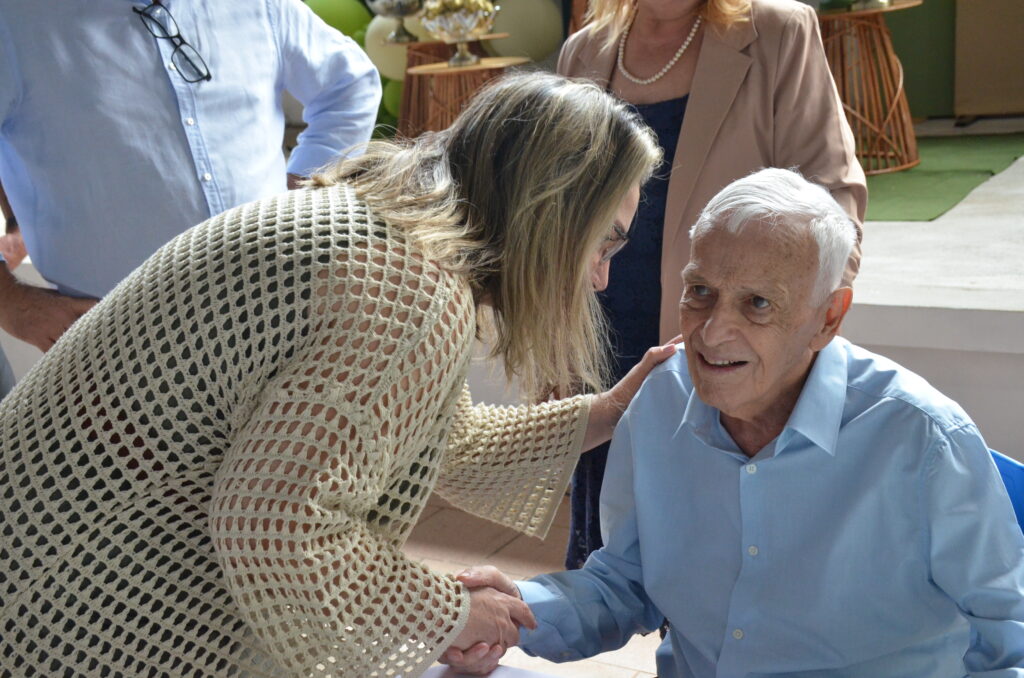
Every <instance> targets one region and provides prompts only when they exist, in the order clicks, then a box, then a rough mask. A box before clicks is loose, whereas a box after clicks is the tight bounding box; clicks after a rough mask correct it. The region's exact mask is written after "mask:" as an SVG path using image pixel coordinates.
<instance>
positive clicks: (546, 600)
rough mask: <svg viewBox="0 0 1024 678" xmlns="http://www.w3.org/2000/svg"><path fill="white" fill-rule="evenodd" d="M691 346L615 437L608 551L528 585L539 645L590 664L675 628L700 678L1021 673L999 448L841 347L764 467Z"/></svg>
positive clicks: (1023, 632) (885, 366)
mask: <svg viewBox="0 0 1024 678" xmlns="http://www.w3.org/2000/svg"><path fill="white" fill-rule="evenodd" d="M718 415H719V413H718V411H717V410H715V409H713V408H711V407H709V406H708V405H706V404H704V403H703V402H701V400H700V399H699V398H698V397H697V396H696V394H695V393H694V391H693V386H692V383H691V381H690V378H689V375H688V374H687V369H686V361H685V357H684V355H683V352H682V351H680V352H679V354H678V355H676V356H674V357H673V358H671V359H670V360H669V361H667V362H666V363H665V364H663V365H662V366H660V367H659V368H658V369H657V370H656V371H655V372H653V373H652V375H651V376H650V377H649V378H648V379H647V381H646V382H645V383H644V385H643V387H642V389H641V390H640V392H639V393H638V394H637V396H636V398H635V399H634V400H633V403H632V404H631V405H630V407H629V409H628V410H627V411H626V413H625V415H624V416H623V418H622V421H621V423H620V424H619V427H618V428H617V429H616V431H615V437H614V439H613V442H612V449H611V454H610V457H609V461H608V470H607V472H606V475H605V483H604V488H603V492H602V514H601V519H602V526H603V530H604V538H605V544H606V545H605V548H603V549H602V550H600V551H598V552H596V553H594V554H593V555H592V556H591V558H590V559H589V560H588V561H587V564H586V566H585V567H584V568H583V569H582V570H577V571H574V572H564V573H559V574H554V575H545V576H541V577H537V578H535V579H533V580H531V581H529V582H521V583H520V590H521V591H522V594H523V597H524V599H525V600H526V601H527V602H528V603H529V604H530V606H531V608H532V609H533V611H534V614H535V615H536V616H537V619H538V621H539V623H540V626H539V628H538V629H537V630H536V631H534V632H530V633H527V634H526V635H524V636H523V645H524V648H525V649H526V650H527V651H528V652H530V653H533V654H537V655H540V656H543V657H546V658H548V659H551V660H554V661H566V660H571V659H578V658H582V657H587V656H592V655H594V654H597V653H599V652H603V651H606V650H610V649H614V648H617V647H619V646H621V645H622V644H623V643H624V642H625V641H626V640H627V639H628V638H629V637H630V635H632V634H634V633H637V632H643V631H648V630H652V629H654V628H656V627H657V626H658V625H659V623H660V622H661V619H662V616H663V615H664V616H665V617H667V618H668V619H669V621H670V622H671V625H672V628H671V642H672V649H673V658H674V663H675V671H676V674H677V675H678V676H680V677H686V678H691V677H692V678H711V677H712V676H715V677H718V678H741V677H747V678H755V677H767V676H776V677H777V676H790V677H793V678H796V677H799V678H811V677H814V678H961V677H962V676H965V675H968V674H969V675H971V676H985V677H986V678H1009V677H1010V676H1017V677H1020V676H1024V623H1022V620H1024V537H1022V535H1021V530H1020V528H1019V527H1018V525H1017V522H1016V520H1015V518H1014V514H1013V509H1012V508H1011V506H1010V501H1009V499H1008V497H1007V495H1006V491H1005V488H1004V487H1003V483H1002V482H1001V481H1000V478H999V474H998V472H997V471H996V468H995V466H994V464H993V462H992V459H991V457H990V455H989V453H988V450H987V448H986V446H985V443H984V441H983V440H982V438H981V435H980V434H979V433H978V430H977V428H976V427H975V426H974V424H973V423H972V422H971V420H970V419H969V418H968V417H967V415H966V414H965V413H964V412H963V411H962V410H961V409H960V408H959V407H958V406H957V405H956V404H955V403H953V402H952V401H950V400H949V399H948V398H946V397H944V396H943V395H941V394H940V393H938V392H937V391H936V390H935V389H934V388H932V387H931V386H929V385H928V384H927V383H926V382H925V381H924V380H922V379H921V378H920V377H918V376H916V375H914V374H912V373H911V372H909V371H907V370H905V369H903V368H901V367H900V366H898V365H896V364H894V363H892V362H891V361H888V360H886V359H885V358H882V357H879V356H876V355H873V354H871V353H868V352H867V351H865V350H863V349H860V348H858V347H856V346H853V345H851V344H849V343H848V342H846V341H845V340H843V339H840V338H837V339H835V340H833V341H832V342H831V343H830V344H829V345H828V346H827V347H826V348H825V349H824V350H823V351H821V352H820V353H819V354H818V357H817V359H816V361H815V364H814V366H813V367H812V370H811V373H810V375H809V377H808V379H807V382H806V384H805V386H804V389H803V391H802V393H801V395H800V398H799V401H798V402H797V405H796V407H795V409H794V411H793V413H792V415H791V416H790V419H789V421H788V422H787V424H786V427H785V429H784V430H783V432H782V433H781V434H780V435H779V437H778V438H777V439H776V440H775V441H774V443H773V444H771V445H769V446H768V447H767V448H766V449H764V450H762V451H761V452H760V453H758V454H757V455H756V456H755V457H754V458H752V459H748V458H747V457H746V456H745V455H744V454H742V453H741V452H740V450H739V448H738V447H737V446H736V445H735V444H734V443H733V442H732V440H731V439H730V437H729V436H728V434H727V433H726V432H725V430H724V429H723V428H722V426H721V424H720V421H719V416H718Z"/></svg>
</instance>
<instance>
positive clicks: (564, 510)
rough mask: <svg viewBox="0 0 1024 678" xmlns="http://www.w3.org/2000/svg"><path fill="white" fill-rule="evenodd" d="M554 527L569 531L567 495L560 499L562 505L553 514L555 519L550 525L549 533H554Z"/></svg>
mask: <svg viewBox="0 0 1024 678" xmlns="http://www.w3.org/2000/svg"><path fill="white" fill-rule="evenodd" d="M556 527H564V528H565V529H566V530H568V529H569V495H566V496H564V497H562V503H561V504H559V506H558V513H556V514H555V519H554V521H552V523H551V531H552V532H554V529H555V528H556Z"/></svg>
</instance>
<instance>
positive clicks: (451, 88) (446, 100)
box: [398, 33, 529, 137]
mask: <svg viewBox="0 0 1024 678" xmlns="http://www.w3.org/2000/svg"><path fill="white" fill-rule="evenodd" d="M507 35H508V34H507V33H495V34H491V35H485V36H483V37H482V38H480V40H493V39H500V38H503V37H506V36H507ZM469 48H470V51H471V52H473V53H474V54H476V55H477V56H480V57H482V58H481V59H480V61H479V62H478V63H476V64H473V65H472V66H460V67H452V66H449V65H448V63H447V61H445V60H446V59H449V58H450V57H451V56H452V54H454V53H455V46H454V45H448V44H445V43H443V42H436V41H432V42H418V43H411V44H410V45H409V46H408V49H407V50H406V66H407V69H406V76H405V84H404V86H403V88H402V107H401V112H400V114H399V116H398V132H399V134H401V135H403V136H406V137H415V136H418V135H420V134H422V133H423V132H427V131H438V130H442V129H444V128H446V127H448V126H449V125H450V124H452V122H453V121H454V120H455V118H456V116H458V114H459V112H461V111H462V109H463V107H464V106H465V105H466V103H467V102H468V101H469V99H470V98H471V97H472V96H473V94H475V93H476V92H477V90H479V89H480V88H481V87H483V86H484V84H486V83H487V81H488V80H490V79H492V78H494V77H496V76H498V75H501V73H503V72H504V71H505V69H507V68H509V67H511V66H519V65H521V64H525V63H527V62H529V59H527V58H525V57H489V56H486V52H484V51H483V48H482V47H481V45H480V43H479V42H471V43H469Z"/></svg>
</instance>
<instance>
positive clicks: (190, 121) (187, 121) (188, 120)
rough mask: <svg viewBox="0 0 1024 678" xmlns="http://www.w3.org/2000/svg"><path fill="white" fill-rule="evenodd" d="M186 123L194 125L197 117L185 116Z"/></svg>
mask: <svg viewBox="0 0 1024 678" xmlns="http://www.w3.org/2000/svg"><path fill="white" fill-rule="evenodd" d="M185 124H186V125H194V124H196V119H195V118H185Z"/></svg>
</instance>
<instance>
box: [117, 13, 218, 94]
mask: <svg viewBox="0 0 1024 678" xmlns="http://www.w3.org/2000/svg"><path fill="white" fill-rule="evenodd" d="M132 11H133V12H135V13H136V14H138V15H139V18H140V19H142V23H143V25H145V27H146V30H148V31H149V32H150V33H152V34H153V36H154V37H157V38H160V39H162V40H170V41H171V42H172V43H174V52H172V53H171V63H172V64H174V68H175V70H177V71H178V73H179V74H180V75H181V77H182V78H183V79H184V80H185V82H199V81H200V80H211V79H213V76H212V75H210V69H209V68H208V67H207V66H206V62H205V61H204V60H203V57H201V56H200V55H199V52H197V51H196V49H195V47H193V46H192V45H190V44H188V43H187V42H186V41H185V38H183V37H181V31H180V30H178V22H177V21H175V20H174V17H173V16H171V13H170V12H169V11H167V8H166V7H164V6H163V5H161V4H160V0H153V2H152V4H150V5H147V6H145V7H143V8H142V9H139V8H137V7H132Z"/></svg>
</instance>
